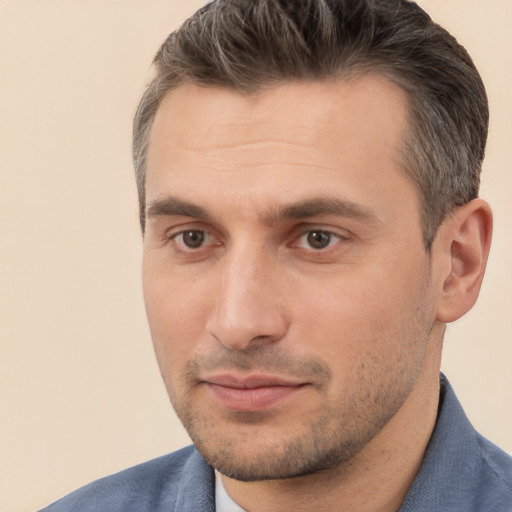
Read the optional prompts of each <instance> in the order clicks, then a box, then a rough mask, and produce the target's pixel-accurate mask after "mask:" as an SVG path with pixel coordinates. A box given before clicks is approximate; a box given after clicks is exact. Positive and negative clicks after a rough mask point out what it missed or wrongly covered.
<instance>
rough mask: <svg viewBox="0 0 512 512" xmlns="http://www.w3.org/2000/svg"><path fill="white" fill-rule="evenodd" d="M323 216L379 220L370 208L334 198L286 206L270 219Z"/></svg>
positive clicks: (322, 198)
mask: <svg viewBox="0 0 512 512" xmlns="http://www.w3.org/2000/svg"><path fill="white" fill-rule="evenodd" d="M323 215H336V216H339V217H348V218H351V219H355V220H360V221H367V222H374V221H376V220H377V215H376V213H375V212H374V211H373V210H371V209H370V208H367V207H365V206H362V205H359V204H356V203H354V202H352V201H348V200H346V199H340V198H333V197H315V198H311V199H306V200H305V201H300V202H298V203H293V204H290V205H285V206H284V207H282V208H278V209H276V210H275V211H274V212H272V213H271V214H270V215H269V216H268V218H269V221H271V222H272V221H280V220H285V219H305V218H308V217H318V216H323Z"/></svg>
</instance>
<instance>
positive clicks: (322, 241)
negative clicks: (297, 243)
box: [307, 231, 331, 249]
mask: <svg viewBox="0 0 512 512" xmlns="http://www.w3.org/2000/svg"><path fill="white" fill-rule="evenodd" d="M307 242H308V245H309V246H310V247H311V248H312V249H325V248H326V247H328V246H329V245H330V243H331V234H330V233H328V232H325V231H310V232H309V233H308V234H307Z"/></svg>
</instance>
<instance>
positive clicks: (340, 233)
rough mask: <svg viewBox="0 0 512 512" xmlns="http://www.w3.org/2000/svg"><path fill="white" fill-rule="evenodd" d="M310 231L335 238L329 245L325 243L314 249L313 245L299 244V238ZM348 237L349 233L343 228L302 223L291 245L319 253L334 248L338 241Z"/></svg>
mask: <svg viewBox="0 0 512 512" xmlns="http://www.w3.org/2000/svg"><path fill="white" fill-rule="evenodd" d="M312 232H318V233H325V234H327V235H329V236H331V237H335V238H336V239H337V240H335V241H334V243H329V245H327V246H326V247H324V248H320V249H315V248H313V247H301V246H300V244H299V242H300V240H301V239H302V238H303V237H305V236H307V235H309V234H310V233H312ZM349 239H350V233H349V232H348V231H347V230H344V229H341V228H339V229H335V228H332V227H330V226H329V227H327V226H321V225H311V226H304V225H302V226H300V230H299V231H298V233H297V235H296V236H295V237H294V238H293V241H292V243H291V245H292V246H295V247H296V248H298V249H301V250H304V251H308V252H312V253H317V254H320V253H326V252H328V251H330V250H334V249H335V248H336V246H337V245H338V244H339V243H340V242H343V241H345V240H349Z"/></svg>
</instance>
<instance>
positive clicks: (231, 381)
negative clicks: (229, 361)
mask: <svg viewBox="0 0 512 512" xmlns="http://www.w3.org/2000/svg"><path fill="white" fill-rule="evenodd" d="M201 380H202V381H203V382H206V383H207V384H215V385H217V386H224V387H228V388H235V389H257V388H268V387H275V386H282V387H298V386H302V385H304V384H307V383H306V382H300V381H294V380H287V379H283V378H281V377H277V376H273V375H256V374H253V375H247V376H235V375H232V374H220V375H212V376H208V377H205V378H203V379H201Z"/></svg>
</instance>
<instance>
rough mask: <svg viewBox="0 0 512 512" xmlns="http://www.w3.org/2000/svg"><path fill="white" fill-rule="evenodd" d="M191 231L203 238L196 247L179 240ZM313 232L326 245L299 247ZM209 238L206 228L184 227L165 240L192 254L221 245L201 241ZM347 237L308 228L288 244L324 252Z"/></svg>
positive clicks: (185, 252)
mask: <svg viewBox="0 0 512 512" xmlns="http://www.w3.org/2000/svg"><path fill="white" fill-rule="evenodd" d="M192 233H195V234H200V237H202V238H203V240H201V241H200V245H199V246H197V247H190V246H187V244H186V243H185V242H184V241H183V238H182V240H181V241H179V239H180V237H184V236H186V235H187V234H192ZM313 234H319V235H321V236H323V237H325V238H326V239H327V240H326V242H327V245H325V247H316V248H315V247H312V246H311V241H306V242H305V244H307V245H308V247H300V241H301V240H302V239H305V237H308V236H311V235H313ZM209 238H213V235H212V234H211V233H209V232H208V230H205V229H197V228H196V229H194V228H190V229H186V230H182V231H179V232H177V233H174V234H172V235H171V236H168V237H167V240H168V241H169V242H172V243H173V245H174V247H175V250H176V251H177V252H179V253H183V254H192V253H199V252H200V251H201V249H205V248H207V247H215V246H220V245H221V243H220V242H218V243H213V244H208V243H206V244H205V243H203V242H204V241H206V242H208V239H209ZM333 238H334V239H335V240H334V241H333ZM348 238H349V237H348V236H345V235H342V234H340V233H338V232H334V231H331V230H329V229H322V228H310V229H307V230H305V231H302V232H301V233H300V234H299V235H298V236H297V237H295V238H293V241H292V243H291V244H290V245H291V247H294V246H295V247H297V248H298V249H301V250H303V251H308V252H313V253H325V252H327V251H328V250H329V249H330V248H331V247H332V246H334V245H337V244H338V243H339V242H343V241H344V240H348ZM320 242H321V240H320Z"/></svg>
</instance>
